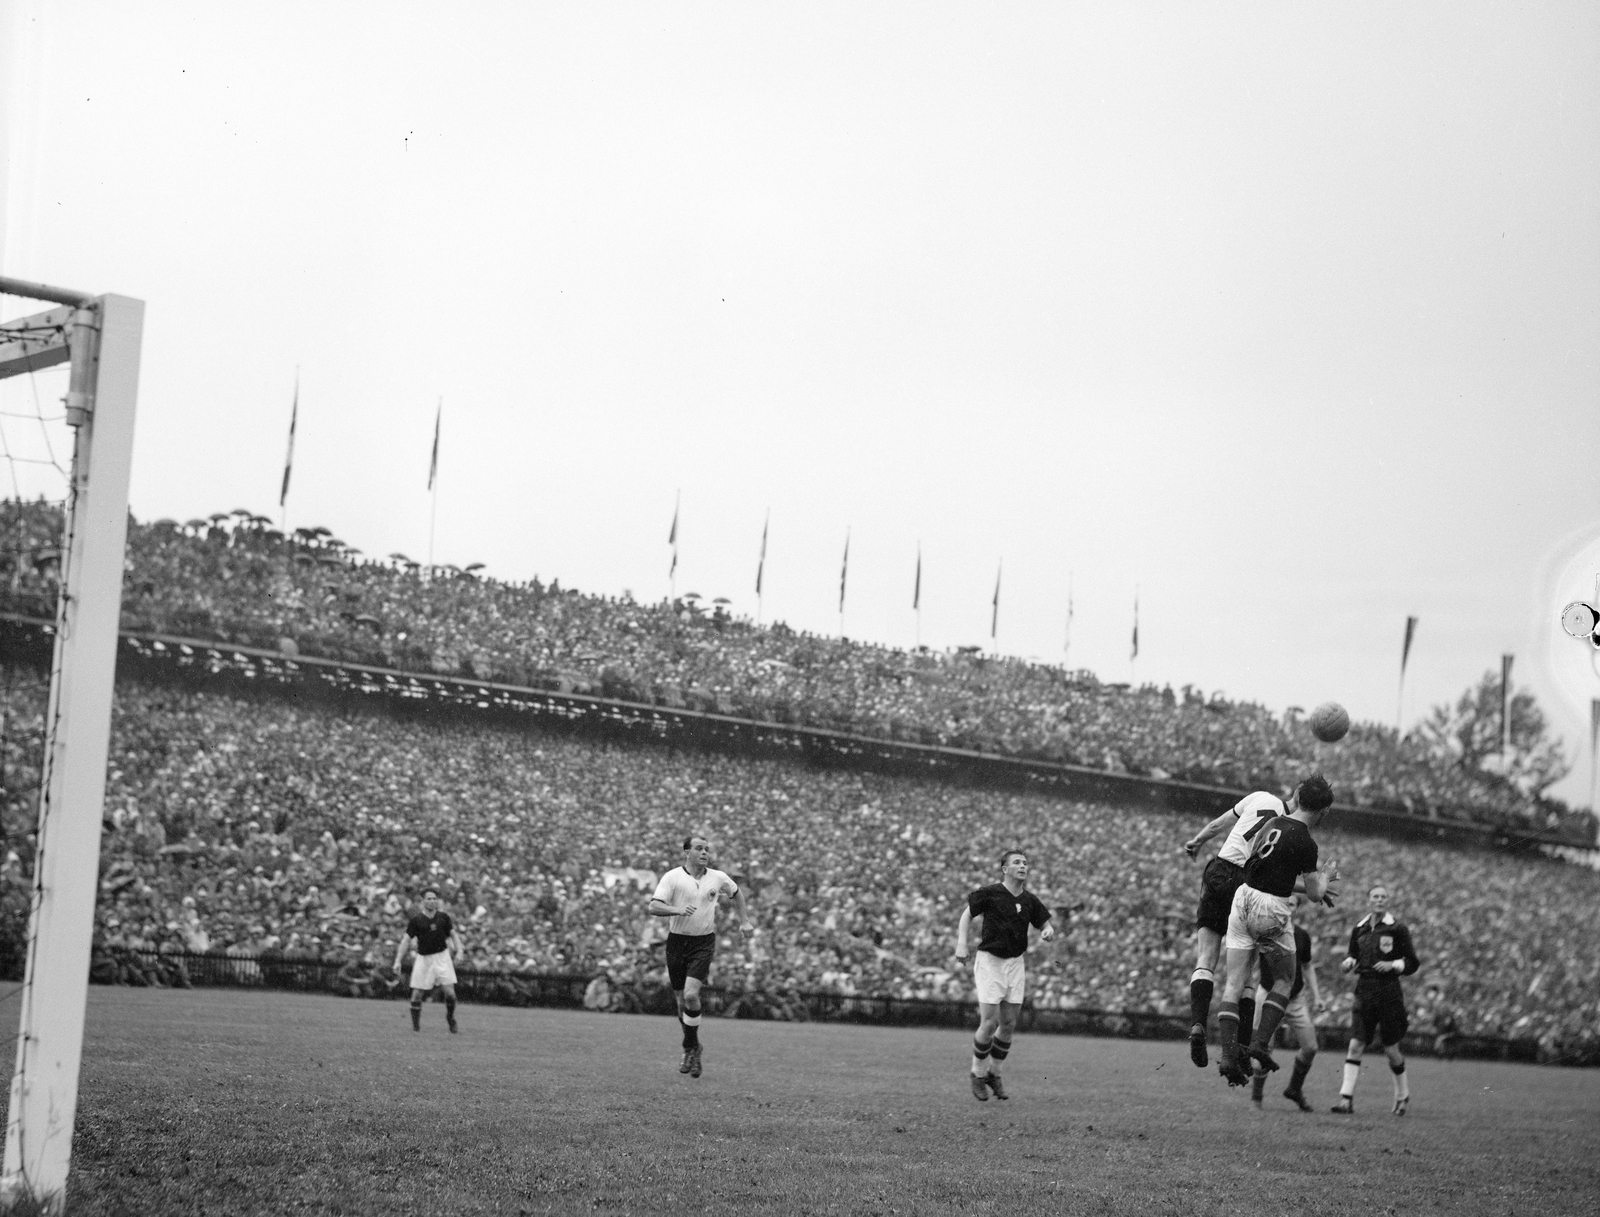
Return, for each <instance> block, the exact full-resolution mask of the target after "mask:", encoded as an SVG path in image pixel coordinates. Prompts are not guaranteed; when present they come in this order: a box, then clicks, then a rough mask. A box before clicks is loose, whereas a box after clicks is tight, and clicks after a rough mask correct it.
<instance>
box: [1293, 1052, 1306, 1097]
mask: <svg viewBox="0 0 1600 1217" xmlns="http://www.w3.org/2000/svg"><path fill="white" fill-rule="evenodd" d="M1310 1072H1311V1062H1310V1061H1308V1060H1306V1058H1305V1057H1303V1056H1297V1057H1295V1058H1294V1072H1293V1073H1291V1074H1290V1075H1289V1089H1290V1090H1291V1091H1292V1092H1294V1093H1296V1094H1298V1093H1299V1092H1300V1087H1301V1086H1303V1085H1304V1084H1305V1080H1306V1074H1308V1073H1310Z"/></svg>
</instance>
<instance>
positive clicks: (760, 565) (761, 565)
mask: <svg viewBox="0 0 1600 1217" xmlns="http://www.w3.org/2000/svg"><path fill="white" fill-rule="evenodd" d="M771 523H772V509H771V508H770V507H769V508H768V509H767V518H766V519H765V520H763V521H762V523H761V558H760V560H759V561H757V562H756V595H758V596H759V595H760V594H761V576H762V575H763V574H765V573H766V569H767V526H768V525H769V524H771Z"/></svg>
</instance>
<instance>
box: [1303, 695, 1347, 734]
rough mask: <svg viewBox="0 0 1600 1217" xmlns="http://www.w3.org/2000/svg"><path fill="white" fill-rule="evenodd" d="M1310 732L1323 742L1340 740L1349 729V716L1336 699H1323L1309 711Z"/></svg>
mask: <svg viewBox="0 0 1600 1217" xmlns="http://www.w3.org/2000/svg"><path fill="white" fill-rule="evenodd" d="M1309 721H1310V723H1311V734H1312V735H1314V736H1316V737H1317V738H1318V739H1319V740H1321V741H1322V742H1323V743H1324V744H1331V743H1333V742H1334V741H1335V740H1342V739H1343V738H1344V733H1345V732H1346V731H1348V730H1350V716H1349V715H1348V714H1346V713H1345V709H1344V707H1343V706H1341V705H1340V704H1339V703H1338V702H1336V701H1325V702H1323V703H1322V704H1321V705H1320V706H1318V707H1317V708H1316V709H1315V710H1313V711H1312V712H1311V718H1310V720H1309Z"/></svg>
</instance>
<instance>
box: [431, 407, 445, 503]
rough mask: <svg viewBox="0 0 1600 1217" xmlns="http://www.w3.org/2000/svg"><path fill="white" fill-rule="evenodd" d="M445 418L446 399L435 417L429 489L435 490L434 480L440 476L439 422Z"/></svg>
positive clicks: (435, 413)
mask: <svg viewBox="0 0 1600 1217" xmlns="http://www.w3.org/2000/svg"><path fill="white" fill-rule="evenodd" d="M443 417H444V398H442V397H441V398H440V399H439V408H438V409H437V410H436V411H434V415H433V455H432V456H431V457H429V458H428V489H429V490H432V489H433V479H434V478H435V477H437V476H438V475H439V420H440V419H441V418H443Z"/></svg>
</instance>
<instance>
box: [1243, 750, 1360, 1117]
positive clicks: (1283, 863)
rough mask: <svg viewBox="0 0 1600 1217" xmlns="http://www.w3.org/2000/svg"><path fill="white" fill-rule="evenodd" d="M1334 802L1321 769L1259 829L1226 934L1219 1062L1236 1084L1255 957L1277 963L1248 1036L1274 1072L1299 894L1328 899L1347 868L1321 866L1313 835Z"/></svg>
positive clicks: (1252, 1050) (1257, 1056)
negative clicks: (1285, 809) (1243, 1003)
mask: <svg viewBox="0 0 1600 1217" xmlns="http://www.w3.org/2000/svg"><path fill="white" fill-rule="evenodd" d="M1332 805H1333V789H1332V788H1331V787H1330V786H1329V785H1328V783H1327V782H1326V781H1325V780H1324V779H1323V777H1322V775H1321V774H1313V775H1312V776H1311V777H1309V778H1307V779H1306V780H1305V781H1303V782H1301V783H1300V785H1299V786H1297V787H1296V788H1295V792H1294V794H1292V795H1291V796H1290V797H1289V804H1288V806H1289V808H1290V809H1291V810H1290V813H1289V814H1288V815H1287V816H1273V817H1272V818H1271V819H1269V820H1265V821H1263V822H1262V823H1261V824H1259V825H1258V826H1257V827H1256V830H1255V832H1254V833H1253V834H1252V835H1253V837H1254V840H1253V842H1252V844H1251V847H1250V858H1249V860H1248V861H1247V862H1246V863H1245V866H1244V882H1243V883H1241V884H1240V885H1239V890H1238V891H1236V892H1235V893H1234V895H1233V908H1232V909H1231V910H1230V911H1229V914H1228V932H1227V935H1226V936H1225V937H1224V938H1223V940H1222V946H1223V949H1224V950H1225V951H1226V952H1227V956H1226V959H1227V984H1226V987H1225V988H1224V989H1223V996H1222V1006H1221V1008H1220V1009H1219V1010H1218V1012H1217V1030H1218V1033H1219V1038H1220V1040H1221V1042H1222V1061H1221V1064H1220V1065H1219V1066H1218V1068H1219V1070H1220V1072H1221V1073H1222V1076H1223V1077H1224V1078H1226V1079H1227V1080H1228V1085H1230V1086H1242V1085H1244V1084H1245V1083H1246V1082H1248V1081H1249V1080H1250V1077H1249V1075H1248V1074H1247V1073H1245V1071H1244V1070H1243V1069H1242V1068H1240V1065H1239V1057H1240V1051H1241V1049H1240V1044H1241V1040H1240V1036H1241V1033H1242V1032H1241V1023H1240V1019H1239V997H1240V994H1241V993H1243V991H1244V988H1245V985H1246V983H1247V982H1248V980H1249V972H1250V961H1251V958H1252V956H1253V955H1257V954H1259V956H1260V957H1261V959H1262V962H1263V963H1264V964H1265V965H1266V966H1267V967H1268V969H1269V973H1270V975H1271V976H1272V988H1271V992H1269V993H1268V994H1267V996H1266V998H1265V999H1264V1000H1263V1001H1262V1003H1261V1011H1260V1015H1259V1018H1258V1021H1257V1024H1256V1028H1255V1036H1254V1038H1253V1039H1250V1040H1249V1041H1248V1044H1249V1047H1248V1048H1247V1049H1245V1052H1246V1053H1247V1054H1248V1055H1249V1057H1250V1059H1252V1060H1255V1061H1258V1062H1260V1064H1261V1065H1262V1067H1263V1068H1264V1069H1265V1070H1266V1071H1267V1072H1269V1073H1270V1072H1272V1071H1273V1070H1275V1069H1276V1068H1277V1067H1278V1066H1277V1064H1276V1062H1274V1061H1273V1059H1272V1051H1271V1048H1270V1047H1269V1045H1270V1044H1271V1043H1272V1036H1273V1034H1274V1033H1275V1032H1276V1031H1277V1029H1278V1024H1279V1023H1280V1022H1281V1021H1282V1020H1283V1015H1284V1011H1285V1010H1286V1009H1287V1008H1288V1005H1289V989H1290V987H1291V986H1292V985H1293V983H1294V951H1295V944H1294V933H1293V932H1292V931H1291V930H1290V928H1289V926H1290V921H1291V918H1292V916H1293V913H1294V903H1293V901H1294V896H1295V893H1296V892H1297V891H1303V892H1304V893H1305V896H1306V899H1308V900H1321V899H1322V898H1323V896H1324V895H1325V894H1326V893H1327V890H1328V885H1329V884H1330V883H1332V882H1333V881H1334V880H1335V879H1337V878H1338V877H1339V869H1338V867H1337V866H1335V865H1334V863H1332V862H1331V861H1330V862H1328V863H1327V864H1326V865H1323V866H1319V865H1318V862H1317V843H1316V841H1315V840H1313V839H1312V836H1311V830H1312V829H1313V828H1315V827H1316V826H1317V825H1318V824H1319V823H1321V821H1322V817H1323V814H1324V813H1325V812H1326V811H1327V809H1328V808H1329V807H1331V806H1332ZM1244 1034H1248V1033H1247V1032H1244Z"/></svg>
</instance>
